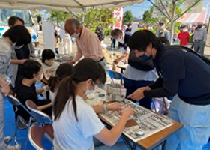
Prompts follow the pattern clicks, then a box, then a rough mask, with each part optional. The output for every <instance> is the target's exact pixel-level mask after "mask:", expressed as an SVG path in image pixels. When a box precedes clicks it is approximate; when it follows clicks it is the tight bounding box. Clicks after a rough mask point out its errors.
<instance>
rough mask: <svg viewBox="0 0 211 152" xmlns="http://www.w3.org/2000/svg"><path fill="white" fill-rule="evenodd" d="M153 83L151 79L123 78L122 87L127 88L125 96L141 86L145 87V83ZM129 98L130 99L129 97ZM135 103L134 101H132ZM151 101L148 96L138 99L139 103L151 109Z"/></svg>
mask: <svg viewBox="0 0 211 152" xmlns="http://www.w3.org/2000/svg"><path fill="white" fill-rule="evenodd" d="M151 83H153V81H145V80H140V81H136V80H130V79H126V78H124V87H125V88H126V89H127V96H128V95H130V94H132V93H133V92H134V91H136V90H137V89H139V88H141V87H146V86H147V85H149V84H151ZM130 100H131V99H130ZM133 102H135V103H136V101H133ZM151 102H152V100H151V99H149V98H143V99H142V100H140V101H139V105H140V106H143V107H145V108H147V109H151Z"/></svg>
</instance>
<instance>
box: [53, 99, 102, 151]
mask: <svg viewBox="0 0 211 152" xmlns="http://www.w3.org/2000/svg"><path fill="white" fill-rule="evenodd" d="M76 111H77V112H76V113H77V118H78V121H76V118H75V115H74V112H73V106H72V100H71V99H70V100H69V101H68V102H67V103H66V105H65V108H64V110H63V112H62V114H61V116H60V118H59V119H58V120H56V121H55V120H54V122H53V129H54V138H55V139H54V149H63V150H89V149H91V148H92V146H93V136H95V135H97V134H98V133H100V131H101V130H103V128H104V125H103V123H102V122H101V121H100V119H99V118H98V116H97V114H96V113H95V111H94V109H93V108H92V107H91V106H90V105H88V104H87V103H85V101H84V100H83V99H82V98H81V97H79V96H77V97H76ZM53 117H54V116H53Z"/></svg>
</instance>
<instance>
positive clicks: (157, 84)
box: [148, 77, 163, 90]
mask: <svg viewBox="0 0 211 152" xmlns="http://www.w3.org/2000/svg"><path fill="white" fill-rule="evenodd" d="M162 86H163V79H162V78H161V77H159V78H158V79H157V80H156V81H155V82H154V83H152V84H150V85H148V87H149V88H150V89H152V90H154V89H157V88H161V87H162Z"/></svg>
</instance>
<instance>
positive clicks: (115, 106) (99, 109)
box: [92, 103, 122, 113]
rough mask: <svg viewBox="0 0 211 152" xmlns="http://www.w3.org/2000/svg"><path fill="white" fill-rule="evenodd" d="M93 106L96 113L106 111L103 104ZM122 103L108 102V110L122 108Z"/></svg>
mask: <svg viewBox="0 0 211 152" xmlns="http://www.w3.org/2000/svg"><path fill="white" fill-rule="evenodd" d="M92 108H93V109H94V111H95V112H96V113H102V112H104V107H103V105H99V106H92ZM121 108H122V105H121V104H120V103H110V104H106V109H107V110H121Z"/></svg>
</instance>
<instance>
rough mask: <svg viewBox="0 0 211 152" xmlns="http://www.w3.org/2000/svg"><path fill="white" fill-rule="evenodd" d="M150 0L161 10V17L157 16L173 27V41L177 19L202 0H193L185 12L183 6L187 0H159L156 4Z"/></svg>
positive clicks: (171, 31) (171, 36)
mask: <svg viewBox="0 0 211 152" xmlns="http://www.w3.org/2000/svg"><path fill="white" fill-rule="evenodd" d="M148 1H149V2H151V3H152V4H153V6H154V8H156V9H157V10H158V11H159V12H160V14H162V15H159V17H158V16H156V18H158V19H159V20H160V21H165V22H167V23H168V24H169V26H170V29H171V30H170V33H171V35H170V42H172V38H173V35H174V29H175V21H176V20H177V19H178V18H180V17H181V16H183V15H184V14H185V13H187V12H188V11H189V10H191V8H193V7H194V6H195V5H197V4H198V3H199V2H200V1H202V0H193V4H192V5H190V6H189V7H188V8H187V9H186V10H185V11H184V12H182V9H181V7H182V5H183V4H184V2H185V1H187V0H158V1H157V3H156V4H155V3H154V2H153V1H152V0H148ZM153 18H154V17H153Z"/></svg>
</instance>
